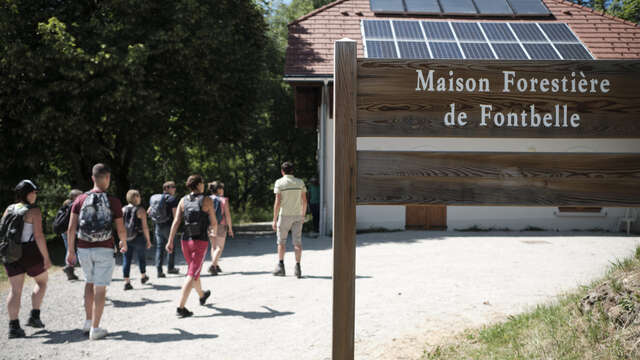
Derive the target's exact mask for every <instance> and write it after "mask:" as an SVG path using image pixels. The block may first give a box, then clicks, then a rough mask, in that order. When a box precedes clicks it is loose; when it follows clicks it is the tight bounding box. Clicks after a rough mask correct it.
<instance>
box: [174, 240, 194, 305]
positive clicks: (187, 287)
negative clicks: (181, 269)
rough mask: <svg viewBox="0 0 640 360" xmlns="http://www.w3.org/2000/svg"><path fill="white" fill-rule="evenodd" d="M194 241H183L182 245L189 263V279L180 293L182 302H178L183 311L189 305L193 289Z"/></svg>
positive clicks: (183, 252) (185, 281) (183, 253)
mask: <svg viewBox="0 0 640 360" xmlns="http://www.w3.org/2000/svg"><path fill="white" fill-rule="evenodd" d="M192 243H193V241H184V240H183V241H181V242H180V245H181V247H182V255H183V256H184V260H185V261H186V262H187V267H188V270H187V277H186V278H185V280H184V284H183V285H182V291H181V292H180V301H179V302H178V308H179V309H183V308H184V306H185V304H186V303H187V298H188V297H189V293H190V292H191V288H192V287H193V276H192V275H191V267H192V266H193V258H192V254H193V249H192V246H191V245H192Z"/></svg>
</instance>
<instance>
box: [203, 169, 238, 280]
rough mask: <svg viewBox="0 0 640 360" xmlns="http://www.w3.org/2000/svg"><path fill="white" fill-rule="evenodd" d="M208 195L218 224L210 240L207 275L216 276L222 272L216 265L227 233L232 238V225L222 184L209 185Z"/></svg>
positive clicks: (215, 182) (213, 183)
mask: <svg viewBox="0 0 640 360" xmlns="http://www.w3.org/2000/svg"><path fill="white" fill-rule="evenodd" d="M209 194H210V197H211V200H212V201H213V209H214V211H215V213H216V221H217V222H218V231H217V232H216V233H215V235H214V236H213V237H212V238H211V266H209V273H210V274H211V275H218V273H219V272H222V269H220V266H219V265H218V260H219V259H220V256H221V255H222V251H223V250H224V244H225V242H226V240H227V233H228V234H229V236H231V237H233V225H232V224H231V211H229V198H227V197H224V183H222V182H221V181H214V182H212V183H209Z"/></svg>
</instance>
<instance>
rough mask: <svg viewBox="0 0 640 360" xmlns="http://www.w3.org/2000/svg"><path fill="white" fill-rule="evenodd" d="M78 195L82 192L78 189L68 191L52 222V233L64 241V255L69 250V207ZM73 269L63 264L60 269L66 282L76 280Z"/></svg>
mask: <svg viewBox="0 0 640 360" xmlns="http://www.w3.org/2000/svg"><path fill="white" fill-rule="evenodd" d="M80 194H82V191H80V190H78V189H73V190H71V191H69V196H68V198H67V199H66V200H65V201H64V202H63V203H62V206H61V207H60V209H58V212H57V214H56V217H55V219H54V220H53V232H55V233H56V234H60V236H61V237H62V240H63V241H64V249H65V253H66V251H67V250H68V248H69V246H68V244H67V229H68V228H69V219H70V218H71V205H73V202H74V201H75V199H76V198H77V197H78V195H80ZM76 256H77V254H76ZM73 268H74V267H73V266H69V264H65V266H64V268H63V269H62V271H63V272H64V273H65V275H67V280H69V281H72V280H78V276H77V275H76V274H75V272H74V270H73Z"/></svg>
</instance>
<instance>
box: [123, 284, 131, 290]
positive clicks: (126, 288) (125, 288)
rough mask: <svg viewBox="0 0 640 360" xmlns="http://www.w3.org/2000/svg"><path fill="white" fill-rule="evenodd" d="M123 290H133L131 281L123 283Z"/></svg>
mask: <svg viewBox="0 0 640 360" xmlns="http://www.w3.org/2000/svg"><path fill="white" fill-rule="evenodd" d="M124 290H125V291H127V290H133V286H131V283H126V284H124Z"/></svg>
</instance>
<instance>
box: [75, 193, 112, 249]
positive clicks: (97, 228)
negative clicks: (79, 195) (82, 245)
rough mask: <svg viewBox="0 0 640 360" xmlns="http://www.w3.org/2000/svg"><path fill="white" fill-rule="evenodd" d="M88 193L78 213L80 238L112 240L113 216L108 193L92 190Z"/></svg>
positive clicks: (91, 240) (92, 240)
mask: <svg viewBox="0 0 640 360" xmlns="http://www.w3.org/2000/svg"><path fill="white" fill-rule="evenodd" d="M86 194H87V197H86V199H84V202H83V203H82V207H81V208H80V214H79V215H78V238H79V239H81V240H84V241H89V242H100V241H106V240H110V239H111V238H112V237H113V231H112V230H113V229H112V226H113V224H112V222H113V216H112V214H111V204H109V197H108V196H107V193H104V192H93V191H90V192H88V193H86Z"/></svg>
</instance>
